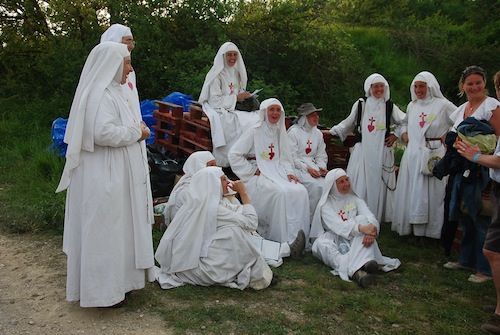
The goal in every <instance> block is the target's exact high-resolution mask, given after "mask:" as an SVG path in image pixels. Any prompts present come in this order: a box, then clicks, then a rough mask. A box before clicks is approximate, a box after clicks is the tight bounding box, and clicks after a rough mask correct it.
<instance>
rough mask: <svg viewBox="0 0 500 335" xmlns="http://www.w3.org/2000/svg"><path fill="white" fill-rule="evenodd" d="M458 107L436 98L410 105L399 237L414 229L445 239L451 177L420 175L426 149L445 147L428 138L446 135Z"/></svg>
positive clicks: (397, 209) (398, 201) (396, 217)
mask: <svg viewBox="0 0 500 335" xmlns="http://www.w3.org/2000/svg"><path fill="white" fill-rule="evenodd" d="M455 108H456V106H455V105H453V104H452V103H451V102H449V101H448V100H446V99H441V98H432V97H431V98H428V99H425V100H420V99H419V100H415V101H412V102H410V103H409V104H408V109H407V112H406V117H407V124H408V126H407V129H408V130H407V131H408V138H409V142H408V146H407V148H406V150H405V152H404V154H403V158H402V160H401V164H400V168H399V175H398V184H397V189H396V192H395V202H394V211H393V216H392V230H394V231H396V232H398V234H399V235H408V234H410V233H411V232H412V230H413V234H414V235H415V236H426V237H430V238H436V239H438V238H440V237H441V227H442V225H443V220H444V196H445V191H446V182H447V178H443V179H442V180H439V179H437V178H435V177H433V176H426V175H423V174H422V173H421V172H420V171H421V170H420V169H421V164H422V150H423V149H422V148H425V147H426V145H427V146H428V147H429V148H432V149H438V148H440V147H442V146H444V144H442V143H441V142H440V141H439V140H435V141H426V140H425V139H426V138H440V137H441V136H443V135H445V134H446V132H447V131H448V130H449V129H450V127H451V126H452V124H453V121H452V120H451V119H450V115H451V114H452V113H453V111H454V110H455Z"/></svg>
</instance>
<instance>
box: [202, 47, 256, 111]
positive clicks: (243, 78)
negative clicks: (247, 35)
mask: <svg viewBox="0 0 500 335" xmlns="http://www.w3.org/2000/svg"><path fill="white" fill-rule="evenodd" d="M229 51H236V52H238V60H237V61H236V64H234V66H228V65H227V64H226V52H229ZM224 69H226V70H228V71H231V70H233V69H234V71H236V72H237V73H238V74H239V76H240V84H241V89H246V87H247V80H248V78H247V70H246V68H245V63H244V62H243V57H242V56H241V53H240V50H239V49H238V47H237V46H236V44H234V43H233V42H226V43H224V44H222V46H221V47H220V48H219V51H217V54H216V55H215V58H214V65H213V66H212V68H211V69H210V71H208V73H207V76H206V77H205V82H204V83H203V88H202V89H201V93H200V97H199V99H198V101H199V102H200V103H203V102H205V101H208V96H209V88H210V84H212V82H213V81H214V79H215V78H217V76H218V75H219V74H220V73H221V72H222V70H224Z"/></svg>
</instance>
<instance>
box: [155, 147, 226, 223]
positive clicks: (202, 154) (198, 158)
mask: <svg viewBox="0 0 500 335" xmlns="http://www.w3.org/2000/svg"><path fill="white" fill-rule="evenodd" d="M215 165H216V163H215V157H214V156H213V155H212V153H211V152H209V151H195V152H193V153H192V154H191V155H189V157H188V158H187V159H186V161H185V162H184V165H183V166H182V171H184V175H183V176H182V177H181V178H180V179H179V181H178V182H177V184H175V186H174V188H173V189H172V192H170V196H169V197H168V202H167V204H166V205H165V207H164V209H163V216H164V217H165V225H167V226H168V225H169V224H170V222H172V220H173V219H174V217H175V214H176V213H177V212H178V211H179V208H181V206H182V204H184V203H185V202H186V197H187V188H188V186H189V184H190V183H191V178H192V177H193V176H194V174H195V173H196V172H198V171H200V170H201V169H203V168H205V167H207V166H215Z"/></svg>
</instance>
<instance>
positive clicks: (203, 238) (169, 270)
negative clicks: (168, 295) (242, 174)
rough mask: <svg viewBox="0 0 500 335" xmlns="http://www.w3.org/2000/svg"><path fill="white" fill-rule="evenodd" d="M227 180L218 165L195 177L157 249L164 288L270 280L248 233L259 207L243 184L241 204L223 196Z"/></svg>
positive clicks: (256, 285) (253, 284)
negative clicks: (226, 200) (255, 204)
mask: <svg viewBox="0 0 500 335" xmlns="http://www.w3.org/2000/svg"><path fill="white" fill-rule="evenodd" d="M227 185H228V180H227V178H226V176H225V175H224V174H223V172H222V169H221V168H219V167H206V168H203V169H201V170H200V171H199V172H197V173H196V174H195V175H194V176H193V177H192V182H191V183H190V185H189V188H188V196H187V199H186V203H185V204H184V205H183V206H182V207H181V208H180V210H179V212H178V213H177V214H176V216H175V218H174V220H173V221H172V223H171V224H170V226H169V227H168V228H167V230H166V231H165V234H164V235H163V237H162V238H161V241H160V244H159V246H158V249H157V250H156V254H155V257H156V260H157V261H158V263H159V264H160V268H156V279H157V281H158V283H159V284H160V286H161V287H162V288H163V289H170V288H174V287H179V286H183V285H185V284H191V285H200V286H211V285H220V286H226V287H230V288H237V289H240V290H243V289H245V288H247V287H250V288H253V289H255V290H260V289H264V288H266V287H268V286H269V285H270V284H271V280H272V278H273V273H272V271H271V269H270V268H269V266H268V265H267V264H266V262H265V261H264V258H263V257H262V256H261V254H260V251H259V250H257V249H256V248H255V246H254V245H253V244H252V242H250V240H249V238H248V233H247V231H253V230H255V229H256V228H257V213H256V212H255V209H254V208H253V206H252V205H251V204H250V198H249V197H248V194H247V192H246V191H245V188H244V187H241V188H238V187H236V188H237V189H238V191H239V192H240V196H241V199H242V202H243V205H233V204H230V203H227V202H223V201H222V200H223V194H224V193H227V192H228V189H227ZM241 185H242V186H243V184H241Z"/></svg>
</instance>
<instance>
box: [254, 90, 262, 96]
mask: <svg viewBox="0 0 500 335" xmlns="http://www.w3.org/2000/svg"><path fill="white" fill-rule="evenodd" d="M260 91H262V88H259V89H258V90H255V91H253V92H252V96H256V95H257V94H258V93H259V92H260Z"/></svg>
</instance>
